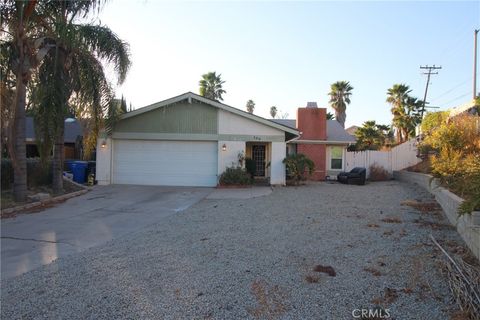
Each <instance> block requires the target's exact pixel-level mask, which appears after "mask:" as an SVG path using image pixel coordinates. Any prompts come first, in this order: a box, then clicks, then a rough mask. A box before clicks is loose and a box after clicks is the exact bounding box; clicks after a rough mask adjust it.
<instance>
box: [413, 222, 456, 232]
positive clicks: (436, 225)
mask: <svg viewBox="0 0 480 320" xmlns="http://www.w3.org/2000/svg"><path fill="white" fill-rule="evenodd" d="M413 222H414V223H416V224H418V225H419V226H420V227H423V228H431V229H432V230H449V229H450V230H452V229H455V228H454V227H453V226H452V225H450V224H445V223H438V222H434V221H427V220H423V219H415V220H413Z"/></svg>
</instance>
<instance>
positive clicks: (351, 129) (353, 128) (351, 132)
mask: <svg viewBox="0 0 480 320" xmlns="http://www.w3.org/2000/svg"><path fill="white" fill-rule="evenodd" d="M359 128H360V127H359V126H351V127H348V128H347V129H345V131H347V133H348V134H349V135H351V136H352V137H354V138H355V139H356V137H355V132H357V130H358V129H359Z"/></svg>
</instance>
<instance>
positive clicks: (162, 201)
mask: <svg viewBox="0 0 480 320" xmlns="http://www.w3.org/2000/svg"><path fill="white" fill-rule="evenodd" d="M211 191H212V189H211V188H188V187H150V186H121V185H115V186H98V187H95V188H94V189H93V190H92V191H91V192H89V193H87V194H85V195H83V196H80V197H77V198H73V199H70V200H68V201H67V202H65V203H62V204H60V205H58V206H55V207H53V208H49V209H46V210H44V211H42V212H37V213H33V214H20V215H18V216H17V217H15V218H10V219H4V220H2V223H1V269H2V272H1V278H2V279H6V278H11V277H14V276H17V275H20V274H22V273H25V272H28V271H30V270H33V269H35V268H37V267H39V266H42V265H45V264H49V263H51V262H53V261H54V260H56V259H58V258H61V257H64V256H66V255H70V254H73V253H77V252H81V251H84V250H85V249H87V248H90V247H94V246H98V245H100V244H104V243H106V242H108V241H110V240H112V239H115V238H119V237H121V236H124V235H126V234H128V233H132V232H136V231H138V230H141V229H143V228H145V227H147V226H150V225H152V224H155V223H158V222H161V221H162V219H163V218H165V217H168V216H170V215H172V214H175V213H176V212H179V211H182V210H185V209H187V208H188V207H190V206H191V205H193V204H195V203H197V202H198V201H200V200H201V199H203V198H205V196H206V195H208V194H209V193H210V192H211Z"/></svg>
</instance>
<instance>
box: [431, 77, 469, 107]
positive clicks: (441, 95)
mask: <svg viewBox="0 0 480 320" xmlns="http://www.w3.org/2000/svg"><path fill="white" fill-rule="evenodd" d="M471 79H472V77H469V78H467V79H466V80H465V81H463V82H462V83H460V84H458V85H456V86H454V87H453V88H450V89H448V90H447V91H445V92H443V93H442V94H440V95H439V96H436V97H435V98H433V99H431V100H430V102H433V101H437V100H438V99H440V98H442V97H444V96H446V95H447V94H449V93H450V92H452V91H454V90H455V89H458V88H460V87H461V86H463V85H465V84H466V83H467V82H469V81H470V80H471Z"/></svg>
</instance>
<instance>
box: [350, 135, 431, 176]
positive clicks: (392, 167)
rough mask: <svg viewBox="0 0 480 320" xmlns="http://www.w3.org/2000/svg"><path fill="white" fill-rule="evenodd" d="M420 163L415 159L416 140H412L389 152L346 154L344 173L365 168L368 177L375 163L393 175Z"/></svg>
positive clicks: (371, 151) (369, 151) (370, 151)
mask: <svg viewBox="0 0 480 320" xmlns="http://www.w3.org/2000/svg"><path fill="white" fill-rule="evenodd" d="M421 161H422V160H421V159H419V158H417V148H416V140H415V139H412V140H409V141H407V142H404V143H402V144H401V145H398V146H396V147H394V148H392V149H391V150H389V151H373V150H368V151H360V152H347V155H346V162H347V166H346V169H345V171H350V170H352V169H353V168H355V167H364V168H367V177H368V175H369V174H370V170H369V169H370V166H371V165H372V164H374V163H376V164H377V165H379V166H381V167H383V168H385V170H387V171H388V173H389V174H393V171H397V170H402V169H405V168H408V167H410V166H413V165H415V164H417V163H419V162H421Z"/></svg>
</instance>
